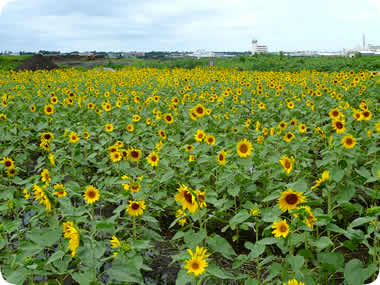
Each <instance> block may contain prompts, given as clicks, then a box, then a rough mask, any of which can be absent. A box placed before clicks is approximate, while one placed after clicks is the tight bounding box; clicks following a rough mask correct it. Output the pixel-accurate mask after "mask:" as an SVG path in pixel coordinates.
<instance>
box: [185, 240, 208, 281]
mask: <svg viewBox="0 0 380 285" xmlns="http://www.w3.org/2000/svg"><path fill="white" fill-rule="evenodd" d="M187 251H188V253H189V254H190V256H191V259H188V260H186V265H185V266H184V267H185V268H186V269H187V274H189V275H190V274H194V275H195V276H198V275H201V274H203V273H204V272H205V271H206V267H207V266H208V263H207V261H206V258H207V257H208V256H210V254H207V249H205V248H203V247H201V248H199V247H198V246H197V247H196V250H195V252H192V251H191V250H190V249H187Z"/></svg>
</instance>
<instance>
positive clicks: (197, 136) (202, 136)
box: [194, 130, 206, 142]
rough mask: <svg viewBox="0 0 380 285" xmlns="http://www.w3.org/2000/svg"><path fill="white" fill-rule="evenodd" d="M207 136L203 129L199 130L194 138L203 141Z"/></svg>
mask: <svg viewBox="0 0 380 285" xmlns="http://www.w3.org/2000/svg"><path fill="white" fill-rule="evenodd" d="M205 136H206V133H205V132H204V131H203V130H197V133H196V134H195V135H194V138H195V140H196V141H197V142H201V141H202V140H203V139H204V137H205Z"/></svg>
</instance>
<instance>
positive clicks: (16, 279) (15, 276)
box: [5, 267, 28, 285]
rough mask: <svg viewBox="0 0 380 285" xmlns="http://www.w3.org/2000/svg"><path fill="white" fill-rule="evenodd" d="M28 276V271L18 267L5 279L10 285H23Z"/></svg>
mask: <svg viewBox="0 0 380 285" xmlns="http://www.w3.org/2000/svg"><path fill="white" fill-rule="evenodd" d="M27 276H28V270H27V269H26V268H25V267H20V268H18V269H17V270H14V271H12V273H11V274H9V275H8V277H6V278H5V279H6V280H7V281H8V282H10V283H12V284H16V285H19V284H23V283H24V281H25V279H26V277H27Z"/></svg>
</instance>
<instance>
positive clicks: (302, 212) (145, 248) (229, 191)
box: [0, 67, 380, 285]
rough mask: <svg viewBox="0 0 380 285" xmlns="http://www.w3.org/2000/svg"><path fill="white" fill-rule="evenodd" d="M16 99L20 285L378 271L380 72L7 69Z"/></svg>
mask: <svg viewBox="0 0 380 285" xmlns="http://www.w3.org/2000/svg"><path fill="white" fill-rule="evenodd" d="M0 95H1V106H0V142H1V145H0V171H1V175H0V193H1V194H0V201H1V203H0V213H1V216H0V250H1V251H0V266H1V271H2V274H3V276H4V278H5V279H7V280H8V281H9V282H11V283H13V284H175V283H176V284H245V285H253V284H288V285H298V284H307V285H312V284H348V285H358V284H365V283H369V282H372V281H374V280H375V279H376V278H377V276H378V273H379V264H380V263H379V261H380V259H379V257H380V247H379V245H380V243H379V228H380V224H379V221H378V216H379V214H380V206H379V198H380V192H379V190H380V187H379V185H380V184H379V179H380V160H379V150H380V145H379V138H380V117H379V115H378V111H379V107H380V102H379V98H380V76H379V75H377V74H376V73H371V72H368V71H361V72H354V71H342V72H332V73H324V72H316V71H301V72H294V73H290V72H257V71H255V72H254V71H239V70H237V69H224V68H195V69H191V70H189V69H180V68H179V69H178V68H176V69H154V68H134V67H129V68H125V69H122V70H117V71H115V72H112V71H106V70H98V69H92V70H88V71H80V70H75V69H61V70H55V71H49V72H48V71H36V72H28V71H26V72H18V73H15V72H13V71H0ZM173 272H174V273H173ZM169 273H170V274H172V275H173V276H174V277H173V278H172V280H169V279H165V278H166V277H167V276H168V275H170V274H169ZM165 276H166V277H165Z"/></svg>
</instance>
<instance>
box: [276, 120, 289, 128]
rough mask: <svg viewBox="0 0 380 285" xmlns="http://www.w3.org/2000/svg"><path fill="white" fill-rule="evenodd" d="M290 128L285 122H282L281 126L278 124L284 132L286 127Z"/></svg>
mask: <svg viewBox="0 0 380 285" xmlns="http://www.w3.org/2000/svg"><path fill="white" fill-rule="evenodd" d="M287 126H288V123H287V122H285V121H281V122H280V123H279V124H278V126H277V127H278V128H280V129H282V130H285V129H286V127H287Z"/></svg>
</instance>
